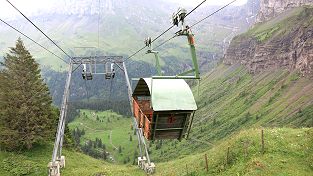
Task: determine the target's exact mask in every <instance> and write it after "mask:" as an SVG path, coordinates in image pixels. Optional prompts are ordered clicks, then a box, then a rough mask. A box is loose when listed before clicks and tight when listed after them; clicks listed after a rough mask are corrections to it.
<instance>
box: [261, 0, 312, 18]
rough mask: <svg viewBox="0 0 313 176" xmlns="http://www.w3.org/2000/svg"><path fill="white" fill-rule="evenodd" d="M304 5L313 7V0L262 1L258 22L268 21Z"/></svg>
mask: <svg viewBox="0 0 313 176" xmlns="http://www.w3.org/2000/svg"><path fill="white" fill-rule="evenodd" d="M303 5H313V0H261V3H260V12H259V14H258V16H257V19H256V22H257V23H258V22H263V21H267V20H269V19H271V18H273V17H276V16H277V15H279V14H281V13H282V12H284V11H286V10H288V9H292V8H295V7H300V6H303Z"/></svg>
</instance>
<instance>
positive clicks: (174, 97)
mask: <svg viewBox="0 0 313 176" xmlns="http://www.w3.org/2000/svg"><path fill="white" fill-rule="evenodd" d="M132 97H133V111H134V116H135V118H136V120H137V124H138V127H139V128H143V129H144V130H143V131H144V136H145V138H146V139H147V140H157V139H178V140H181V139H182V138H187V137H188V134H189V132H190V129H191V125H192V121H193V117H194V112H195V111H196V110H197V105H196V102H195V99H194V97H193V94H192V91H191V89H190V87H189V85H188V84H187V83H186V81H185V80H183V79H154V78H141V79H140V80H139V81H138V83H137V85H136V88H135V90H134V92H133V95H132Z"/></svg>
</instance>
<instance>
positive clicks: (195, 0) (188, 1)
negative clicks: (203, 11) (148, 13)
mask: <svg viewBox="0 0 313 176" xmlns="http://www.w3.org/2000/svg"><path fill="white" fill-rule="evenodd" d="M166 1H172V2H175V3H177V4H181V5H188V6H192V5H198V4H199V3H200V2H202V1H203V0H166ZM232 1H233V0H207V1H206V2H205V4H207V5H225V4H227V3H230V2H232ZM246 2H247V0H237V1H236V2H235V3H234V5H243V4H245V3H246Z"/></svg>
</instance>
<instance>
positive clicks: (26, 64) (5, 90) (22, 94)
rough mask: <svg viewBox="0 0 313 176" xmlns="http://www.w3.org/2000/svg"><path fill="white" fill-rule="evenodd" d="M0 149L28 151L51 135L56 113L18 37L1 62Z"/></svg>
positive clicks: (41, 80) (34, 62) (35, 66)
mask: <svg viewBox="0 0 313 176" xmlns="http://www.w3.org/2000/svg"><path fill="white" fill-rule="evenodd" d="M1 67H2V69H1V71H0V83H1V84H0V85H1V86H0V113H1V114H0V147H1V148H4V149H6V150H18V149H19V150H21V149H25V148H26V149H31V148H32V146H33V144H35V143H39V142H41V141H46V140H47V139H50V138H51V137H52V136H53V135H54V132H55V129H54V127H55V124H56V120H57V111H56V110H55V108H53V107H52V106H51V103H52V98H51V96H50V93H49V89H48V87H47V85H46V84H45V83H44V81H43V79H42V78H41V74H40V72H41V70H40V68H39V64H38V63H36V61H35V59H34V58H33V57H32V55H31V54H30V53H29V51H28V50H27V49H26V48H25V46H24V44H23V42H22V40H21V39H20V38H19V39H18V40H17V42H16V46H15V47H12V48H10V51H9V53H7V54H6V56H5V57H4V61H3V62H2V63H1Z"/></svg>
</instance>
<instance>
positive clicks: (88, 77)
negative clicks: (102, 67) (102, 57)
mask: <svg viewBox="0 0 313 176" xmlns="http://www.w3.org/2000/svg"><path fill="white" fill-rule="evenodd" d="M82 77H83V79H84V80H92V70H91V66H90V65H89V72H88V71H87V65H86V64H83V72H82Z"/></svg>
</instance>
